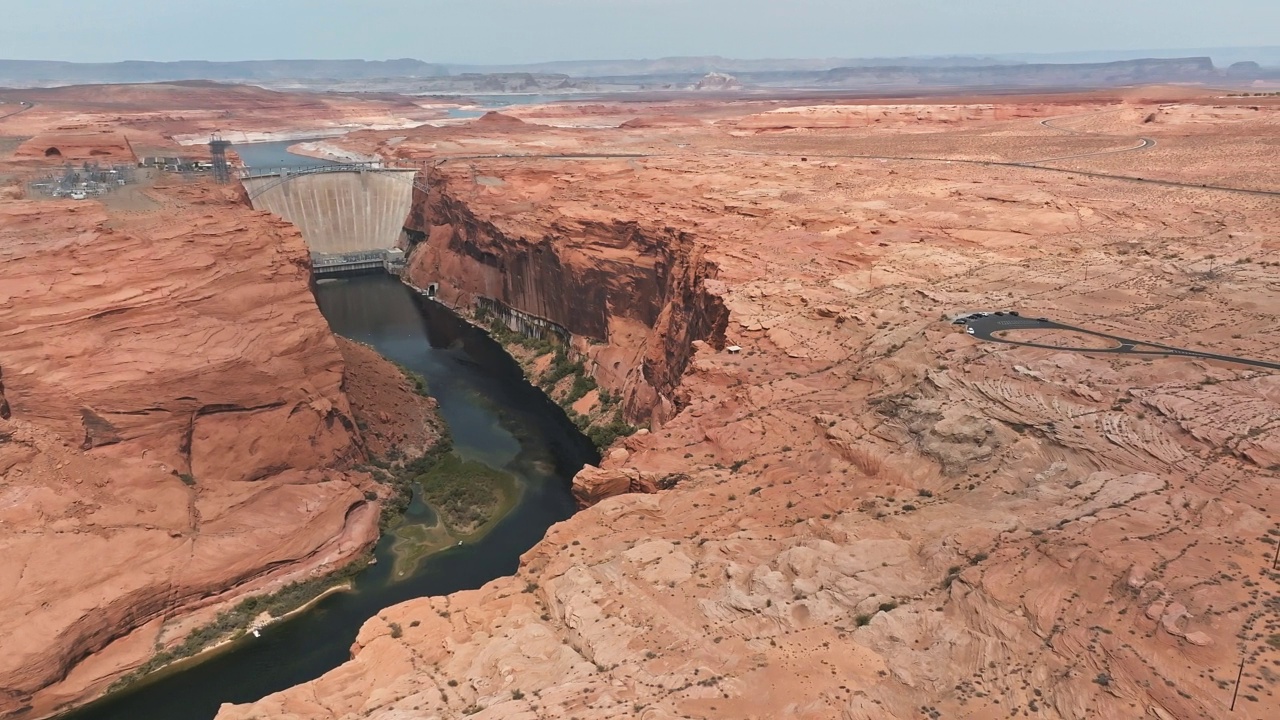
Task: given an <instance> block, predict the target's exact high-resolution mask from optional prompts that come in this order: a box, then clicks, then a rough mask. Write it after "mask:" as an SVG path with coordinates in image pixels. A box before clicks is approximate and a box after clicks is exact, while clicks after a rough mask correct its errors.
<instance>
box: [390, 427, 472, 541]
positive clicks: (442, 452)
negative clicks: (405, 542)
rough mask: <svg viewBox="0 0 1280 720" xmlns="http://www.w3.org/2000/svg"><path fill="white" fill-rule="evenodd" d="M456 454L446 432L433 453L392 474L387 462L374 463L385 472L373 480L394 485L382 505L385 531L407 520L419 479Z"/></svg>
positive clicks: (428, 452) (411, 461)
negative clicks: (406, 516) (407, 511)
mask: <svg viewBox="0 0 1280 720" xmlns="http://www.w3.org/2000/svg"><path fill="white" fill-rule="evenodd" d="M452 453H453V437H452V436H450V435H449V434H448V430H447V429H445V430H444V432H443V434H442V435H441V436H440V440H439V441H438V442H436V444H435V445H434V446H433V447H432V448H431V449H430V450H428V451H426V452H425V453H423V454H422V455H420V456H419V457H417V458H415V459H413V460H410V461H409V462H406V463H404V464H403V465H402V466H400V467H398V468H395V469H394V470H392V471H387V468H388V467H389V466H388V465H387V464H386V463H380V462H378V460H377V458H374V459H373V460H371V462H372V464H373V465H374V466H375V467H377V468H379V470H381V471H380V472H374V473H373V477H374V478H375V479H376V480H377V481H378V482H380V483H383V484H385V485H390V486H391V488H392V492H391V495H390V496H389V497H387V499H386V500H385V501H384V502H383V503H382V516H381V518H380V519H379V523H378V526H379V527H380V528H381V529H382V532H386V531H388V530H390V529H392V528H394V527H395V526H396V525H398V524H399V523H400V520H401V518H402V517H404V511H405V510H407V509H408V507H409V502H410V501H411V500H413V483H414V482H415V481H416V480H417V479H418V477H419V476H420V475H423V474H425V473H427V472H429V471H430V470H431V469H432V468H433V467H435V466H436V465H438V464H440V462H441V461H443V460H444V459H445V458H446V457H450V456H451V454H452Z"/></svg>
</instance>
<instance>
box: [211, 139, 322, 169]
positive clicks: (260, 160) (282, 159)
mask: <svg viewBox="0 0 1280 720" xmlns="http://www.w3.org/2000/svg"><path fill="white" fill-rule="evenodd" d="M302 142H308V141H306V140H280V141H277V142H260V143H241V144H238V145H232V146H231V149H232V150H233V151H235V153H236V154H237V155H239V156H240V159H241V160H243V161H244V164H245V165H247V166H249V167H251V168H283V167H293V168H306V167H319V166H321V165H337V164H338V163H335V162H333V161H332V160H322V159H320V158H313V157H307V156H305V155H295V154H293V153H291V152H289V146H291V145H297V144H298V143H302Z"/></svg>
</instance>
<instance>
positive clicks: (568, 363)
mask: <svg viewBox="0 0 1280 720" xmlns="http://www.w3.org/2000/svg"><path fill="white" fill-rule="evenodd" d="M475 321H476V323H477V324H478V325H481V326H484V327H487V328H488V330H489V335H490V336H492V337H493V339H494V340H497V341H498V342H499V343H501V344H502V345H505V346H513V345H514V346H519V347H523V348H525V349H527V350H529V351H530V352H531V353H532V354H533V355H534V357H542V356H545V355H549V354H552V353H554V357H552V359H551V364H550V365H549V366H548V367H547V369H546V370H545V371H543V372H542V374H541V375H540V376H538V377H530V378H529V381H530V382H531V383H533V384H535V385H537V386H538V387H540V388H542V390H543V392H545V393H546V394H547V396H548V397H550V398H551V399H552V400H555V401H556V404H558V405H559V406H560V407H561V408H563V409H564V411H565V413H566V414H567V415H568V416H569V419H570V420H572V421H573V423H574V424H575V425H577V426H578V429H579V430H580V431H582V432H583V433H584V434H585V435H586V436H587V437H588V438H590V439H591V442H592V443H594V444H595V446H596V447H597V448H599V449H601V450H604V449H605V448H607V447H609V446H610V445H612V444H613V443H614V441H616V440H617V439H618V438H620V437H625V436H627V435H631V434H632V433H634V432H635V431H636V428H635V427H634V426H632V425H630V424H628V423H627V422H626V421H625V420H623V418H622V408H621V407H620V406H621V403H622V398H621V397H618V396H614V395H612V394H610V393H609V392H608V391H606V390H602V389H600V387H599V385H598V384H597V383H596V379H595V378H594V377H592V376H591V373H589V372H587V368H586V365H585V364H584V363H583V361H582V360H581V359H575V358H573V357H571V356H570V355H569V350H568V348H566V347H565V346H564V345H563V344H560V343H558V342H553V341H552V340H548V339H545V338H531V337H526V336H525V335H523V334H522V333H518V332H514V331H512V330H511V329H510V328H508V327H507V326H506V325H504V324H503V322H502V320H501V319H500V318H498V317H497V316H495V315H494V314H493V313H492V312H491V311H490V310H489V309H488V308H485V307H480V308H477V309H476V311H475ZM525 372H526V373H528V372H529V368H528V367H526V368H525ZM567 377H573V383H572V384H571V385H570V386H569V389H568V391H567V392H565V393H564V394H563V395H562V396H561V397H557V396H556V393H555V388H556V386H557V385H558V384H560V381H562V380H564V379H565V378H567ZM592 390H598V391H599V397H600V402H599V404H598V405H597V406H596V409H595V411H594V412H592V413H591V414H590V415H589V416H588V415H582V414H580V413H578V412H576V411H575V410H574V409H573V404H574V403H576V402H578V401H579V400H581V399H582V398H584V397H586V395H587V393H589V392H591V391H592Z"/></svg>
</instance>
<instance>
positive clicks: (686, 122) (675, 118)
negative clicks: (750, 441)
mask: <svg viewBox="0 0 1280 720" xmlns="http://www.w3.org/2000/svg"><path fill="white" fill-rule="evenodd" d="M702 124H703V122H702V121H701V120H699V119H698V118H691V117H682V116H680V115H650V116H641V117H634V118H631V119H630V120H627V121H626V122H624V123H622V124H621V125H619V126H618V127H621V128H664V127H688V126H690V125H702Z"/></svg>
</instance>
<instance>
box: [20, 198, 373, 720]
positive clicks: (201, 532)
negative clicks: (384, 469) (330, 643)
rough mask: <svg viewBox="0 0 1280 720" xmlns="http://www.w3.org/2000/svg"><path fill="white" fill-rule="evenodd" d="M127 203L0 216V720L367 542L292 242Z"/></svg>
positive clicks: (211, 207)
mask: <svg viewBox="0 0 1280 720" xmlns="http://www.w3.org/2000/svg"><path fill="white" fill-rule="evenodd" d="M121 202H123V201H121ZM130 202H131V203H132V204H131V206H130V209H129V210H127V211H123V212H118V211H114V210H112V209H111V208H110V207H109V206H107V205H104V204H102V203H98V202H79V203H77V202H74V201H25V200H24V201H13V202H7V203H4V204H3V206H0V264H3V267H4V282H3V283H0V372H3V382H4V384H3V390H2V391H0V393H2V399H0V409H2V410H0V637H3V638H5V640H4V648H5V652H4V653H3V654H0V717H9V716H21V717H36V716H43V715H46V714H48V713H50V712H52V711H54V710H56V709H57V708H59V707H62V706H64V705H65V704H68V703H74V702H80V701H83V700H85V699H87V698H89V697H92V696H94V695H96V694H97V693H99V692H101V691H102V690H103V689H104V688H105V687H106V686H108V685H109V684H110V683H111V682H112V681H113V680H114V679H116V678H118V677H119V676H121V675H122V674H124V673H126V672H128V671H130V670H131V669H133V668H135V667H138V666H139V665H141V664H142V663H144V662H145V661H146V660H148V659H149V657H150V656H151V655H152V653H154V652H155V651H156V649H158V648H162V647H166V646H170V645H172V644H174V643H176V642H179V641H180V640H181V639H182V638H183V637H184V636H185V635H186V634H187V632H189V631H190V630H192V629H194V628H195V627H196V626H198V625H200V624H202V623H203V622H207V621H208V620H210V619H212V616H213V614H214V613H215V612H216V611H217V610H218V609H219V608H221V607H225V606H226V604H227V603H228V602H230V601H232V600H235V599H237V598H238V597H240V596H242V595H243V594H244V593H247V592H266V591H270V590H273V589H276V588H278V587H280V586H282V585H283V584H284V583H285V582H287V581H290V580H293V579H297V578H299V577H306V576H309V575H310V574H312V573H313V572H322V571H329V570H333V569H335V568H337V567H338V566H340V565H341V564H343V563H345V562H346V561H348V560H350V559H352V558H354V557H356V556H358V555H359V554H360V553H361V552H362V551H363V550H365V549H366V548H367V547H368V546H369V545H370V544H371V543H372V541H373V540H374V539H375V538H376V536H377V532H378V528H377V523H378V509H377V507H376V504H375V503H371V502H370V501H368V500H367V499H366V495H365V492H364V491H365V490H366V489H372V488H373V485H372V482H371V481H370V480H369V478H368V477H367V476H366V475H364V474H363V473H357V472H351V471H348V470H347V469H346V468H349V467H350V466H351V465H352V463H353V462H354V461H356V460H357V459H359V458H363V455H364V450H363V447H362V441H361V439H360V437H359V433H358V431H357V430H356V427H355V423H354V421H353V415H352V409H351V407H350V406H349V403H348V400H347V397H346V395H345V393H344V391H343V383H344V364H343V358H342V355H341V354H340V352H339V348H338V346H337V344H336V343H335V340H334V337H333V335H332V334H331V333H330V332H329V329H328V326H327V324H326V323H325V320H324V318H323V317H322V316H321V315H320V313H319V311H318V309H317V307H316V305H315V301H314V299H313V298H312V296H311V293H310V290H309V282H310V271H309V265H308V262H307V252H306V248H305V246H304V244H303V241H302V238H301V236H300V235H299V234H298V232H297V230H295V229H294V228H293V227H292V226H289V225H287V224H286V223H284V222H282V221H279V220H276V219H274V218H271V217H270V216H268V215H266V214H265V213H258V212H255V211H253V210H251V209H249V208H247V207H245V206H244V205H243V204H242V198H241V197H240V196H239V195H238V194H237V193H236V192H235V191H233V190H231V189H223V188H213V187H208V186H198V185H184V184H176V185H172V186H167V187H157V188H154V189H151V190H147V191H145V192H139V193H138V194H137V195H136V197H134V198H133V199H132V200H131V201H130Z"/></svg>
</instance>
